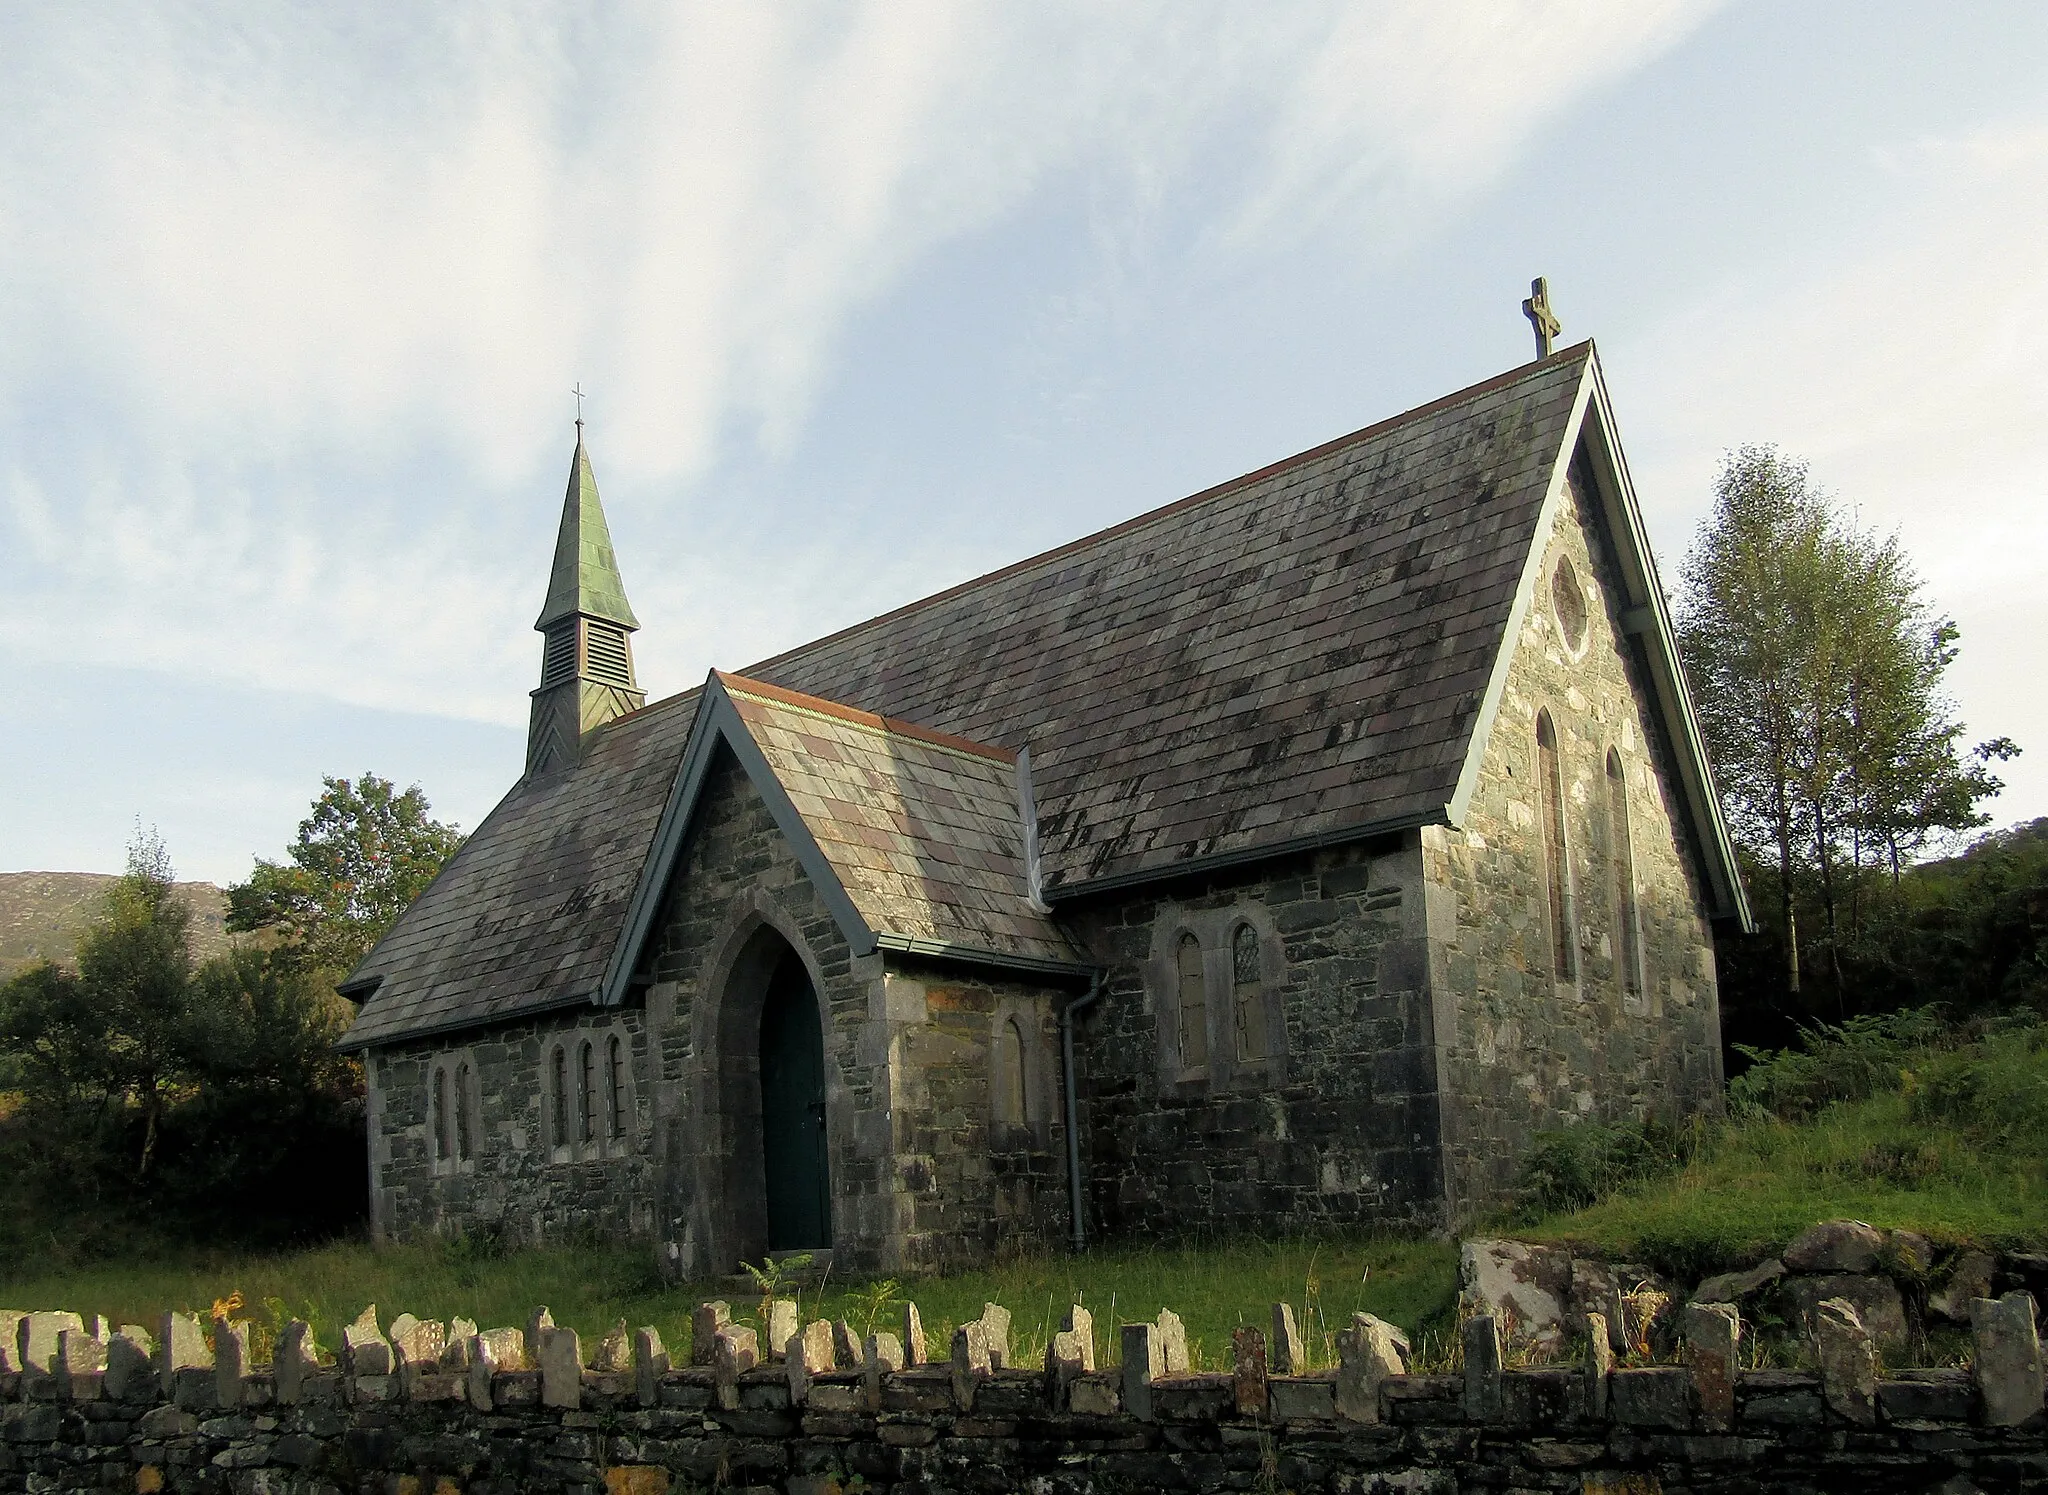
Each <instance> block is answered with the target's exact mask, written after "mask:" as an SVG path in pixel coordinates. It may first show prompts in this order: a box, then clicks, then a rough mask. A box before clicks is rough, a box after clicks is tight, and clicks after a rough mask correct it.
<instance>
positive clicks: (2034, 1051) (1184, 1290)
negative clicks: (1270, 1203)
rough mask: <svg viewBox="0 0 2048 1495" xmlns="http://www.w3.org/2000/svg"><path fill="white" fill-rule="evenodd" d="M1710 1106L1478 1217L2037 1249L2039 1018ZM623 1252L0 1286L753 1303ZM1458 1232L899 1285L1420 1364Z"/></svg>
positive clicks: (513, 1319)
mask: <svg viewBox="0 0 2048 1495" xmlns="http://www.w3.org/2000/svg"><path fill="white" fill-rule="evenodd" d="M1731 1094H1732V1097H1733V1101H1734V1111H1733V1115H1732V1117H1731V1119H1729V1120H1727V1121H1725V1122H1718V1123H1710V1124H1706V1125H1703V1126H1699V1127H1696V1128H1694V1129H1692V1130H1691V1131H1688V1132H1685V1133H1670V1132H1657V1131H1656V1130H1655V1129H1654V1128H1636V1129H1635V1132H1634V1134H1633V1135H1631V1134H1630V1131H1629V1129H1628V1128H1597V1127H1578V1128H1573V1129H1571V1130H1570V1131H1568V1132H1566V1133H1563V1134H1560V1135H1559V1136H1557V1137H1554V1138H1552V1139H1549V1140H1548V1141H1547V1142H1546V1143H1545V1144H1544V1147H1543V1148H1542V1149H1540V1150H1539V1154H1538V1156H1537V1158H1536V1159H1535V1160H1534V1161H1533V1162H1532V1165H1531V1167H1530V1169H1529V1170H1528V1173H1527V1175H1526V1178H1527V1179H1528V1180H1529V1187H1530V1188H1531V1190H1532V1191H1533V1192H1532V1194H1531V1198H1530V1200H1529V1201H1527V1202H1525V1205H1524V1207H1523V1209H1522V1210H1521V1211H1520V1212H1519V1213H1517V1214H1515V1215H1513V1216H1509V1217H1503V1218H1497V1219H1494V1220H1491V1221H1487V1222H1483V1223H1482V1224H1481V1225H1480V1226H1478V1227H1477V1228H1475V1230H1474V1231H1473V1232H1472V1233H1474V1234H1512V1235H1516V1236H1519V1237H1521V1238H1523V1239H1529V1240H1550V1241H1559V1242H1568V1243H1570V1244H1572V1245H1573V1246H1575V1247H1578V1248H1580V1249H1582V1250H1583V1251H1585V1252H1587V1253H1589V1254H1597V1255H1600V1256H1605V1257H1607V1258H1608V1259H1610V1260H1619V1261H1638V1262H1644V1263H1647V1264H1649V1265H1651V1266H1653V1267H1655V1268H1657V1269H1658V1270H1659V1271H1661V1272H1663V1273H1664V1274H1665V1275H1667V1276H1668V1277H1670V1278H1671V1279H1672V1280H1673V1281H1675V1282H1676V1283H1678V1284H1680V1285H1682V1286H1683V1285H1690V1284H1691V1283H1694V1282H1697V1281H1698V1280H1700V1279H1701V1278H1703V1277H1705V1276H1707V1275H1709V1274H1711V1273H1714V1272H1719V1271H1725V1270H1728V1269H1730V1268H1732V1267H1740V1266H1748V1265H1751V1264H1753V1263H1755V1262H1757V1261H1760V1260H1762V1259H1763V1258H1764V1257H1766V1256H1769V1255H1771V1254H1772V1253H1774V1252H1777V1251H1780V1250H1782V1249H1783V1248H1784V1247H1785V1246H1786V1245H1787V1244H1788V1243H1789V1242H1790V1241H1791V1240H1792V1238H1793V1237H1794V1236H1796V1235H1798V1234H1799V1233H1800V1232H1801V1231H1803V1230H1805V1229H1806V1228H1807V1227H1808V1226H1809V1225H1812V1224H1813V1223H1814V1222H1815V1221H1817V1220H1825V1219H1831V1218H1837V1217H1843V1216H1847V1217H1852V1218H1856V1219H1862V1220H1867V1221H1869V1222H1870V1223H1871V1224H1873V1225H1877V1226H1880V1227H1883V1228H1886V1229H1906V1230H1914V1231H1918V1232H1920V1233H1921V1234H1923V1235H1926V1236H1928V1237H1930V1238H1931V1239H1932V1240H1934V1241H1935V1242H1936V1243H1937V1244H1938V1245H1944V1246H1960V1245H1963V1244H1967V1243H1974V1244H1988V1245H1994V1246H2000V1247H2005V1248H2033V1249H2040V1248H2041V1247H2042V1246H2043V1245H2044V1244H2048V1026H2041V1025H2031V1026H2015V1025H2006V1026H2002V1027H2001V1026H1996V1025H1994V1026H1991V1027H1989V1028H1979V1029H1975V1030H1969V1031H1958V1030H1953V1029H1945V1028H1941V1027H1939V1026H1938V1025H1934V1026H1930V1024H1929V1022H1928V1020H1927V1015H1926V1014H1900V1015H1895V1016H1894V1017H1892V1018H1886V1019H1871V1020H1859V1022H1858V1023H1852V1024H1848V1025H1845V1026H1844V1027H1843V1028H1842V1029H1836V1030H1831V1031H1830V1032H1828V1033H1821V1034H1816V1035H1814V1036H1813V1037H1811V1038H1810V1039H1809V1041H1808V1043H1807V1045H1806V1046H1805V1048H1804V1049H1803V1050H1800V1051H1795V1052H1793V1053H1789V1054H1781V1055H1776V1056H1761V1062H1760V1063H1758V1064H1756V1065H1755V1066H1753V1067H1752V1068H1751V1070H1750V1071H1749V1072H1748V1074H1747V1075H1745V1076H1744V1077H1742V1078H1741V1079H1739V1080H1737V1081H1736V1082H1735V1084H1734V1085H1733V1086H1731ZM650 1265H651V1264H650V1261H649V1259H648V1256H647V1255H646V1254H645V1253H644V1252H641V1251H637V1250H623V1249H617V1248H609V1247H604V1246H596V1245H593V1246H586V1247H579V1248H561V1249H554V1250H546V1251H533V1252H518V1253H512V1254H505V1255H492V1254H490V1253H488V1252H485V1251H481V1250H478V1249H475V1248H471V1247H467V1246H465V1245H464V1244H462V1243H459V1242H458V1243H455V1244H452V1245H416V1246H403V1247H389V1248H383V1249H372V1248H370V1247H369V1246H367V1245H363V1244H337V1245H329V1246H324V1247H320V1248H317V1249H312V1250H305V1251H299V1252H293V1253H283V1254H268V1255H266V1254H254V1253H244V1254H236V1253H232V1252H220V1251H213V1252H197V1251H189V1250H187V1251H178V1250H174V1249H170V1248H165V1249H164V1251H163V1253H162V1254H157V1255H151V1256H149V1257H148V1258H147V1259H136V1258H134V1257H130V1258H128V1259H126V1260H123V1261H119V1262H109V1261H101V1262H97V1263H80V1264H76V1265H61V1266H60V1265H57V1264H55V1256H54V1254H52V1255H46V1256H44V1257H42V1258H40V1260H39V1259H38V1258H36V1257H33V1256H29V1255H26V1254H20V1255H16V1256H14V1257H13V1259H11V1260H0V1304H5V1305H7V1306H10V1307H16V1308H69V1309H72V1310H74V1311H77V1312H80V1313H98V1314H102V1315H104V1316H106V1317H108V1318H111V1319H114V1320H115V1321H117V1322H140V1323H143V1324H151V1323H153V1322H154V1321H155V1319H156V1316H157V1315H158V1314H159V1313H160V1312H162V1311H163V1310H164V1309H165V1308H181V1309H190V1310H198V1311H203V1310H205V1309H207V1308H209V1307H210V1306H211V1304H212V1303H213V1301H214V1300H215V1299H225V1298H227V1297H228V1296H229V1295H230V1294H232V1293H237V1292H239V1293H240V1294H241V1296H242V1300H243V1302H244V1303H245V1304H247V1305H249V1308H250V1309H251V1310H252V1311H254V1313H255V1315H256V1321H257V1323H258V1326H259V1329H262V1328H266V1327H274V1326H275V1325H276V1324H278V1323H281V1322H282V1320H283V1319H284V1318H285V1317H290V1316H298V1317H302V1318H306V1319H309V1320H310V1321H312V1322H313V1323H314V1325H315V1326H316V1329H317V1331H318V1333H319V1335H320V1339H321V1342H322V1343H323V1344H328V1345H331V1344H333V1343H334V1342H335V1339H336V1338H337V1336H338V1334H339V1329H340V1326H341V1325H342V1324H344V1323H346V1322H348V1321H350V1320H352V1319H353V1318H355V1317H356V1315H357V1314H358V1313H359V1312H360V1311H361V1310H362V1309H363V1307H364V1306H365V1305H366V1304H369V1303H372V1302H374V1303H376V1304H377V1305H378V1307H379V1309H380V1311H381V1314H382V1317H383V1318H384V1319H385V1320H386V1321H387V1322H388V1320H389V1319H390V1318H391V1317H393V1316H394V1315H396V1314H397V1313H400V1312H410V1313H414V1314H418V1315H419V1316H420V1317H422V1318H443V1319H445V1318H451V1317H454V1316H456V1315H461V1316H463V1317H465V1318H470V1319H474V1320H476V1321H477V1322H478V1323H479V1324H481V1325H483V1326H484V1327H487V1328H488V1327H493V1326H500V1325H523V1324H524V1323H525V1322H526V1318H527V1315H528V1314H529V1313H530V1312H531V1311H532V1310H533V1309H534V1308H536V1307H540V1306H546V1307H548V1308H549V1309H551V1310H552V1312H553V1314H554V1317H555V1320H556V1322H557V1323H561V1324H566V1325H569V1326H572V1327H574V1328H576V1329H577V1330H579V1331H580V1332H581V1333H583V1334H584V1336H585V1337H586V1340H590V1339H594V1338H595V1337H597V1336H599V1335H601V1334H603V1333H604V1332H606V1331H607V1330H609V1329H610V1327H611V1326H612V1325H614V1324H615V1323H617V1321H618V1320H620V1319H622V1318H623V1319H625V1320H626V1321H627V1322H628V1324H630V1325H633V1326H635V1327H637V1326H639V1325H642V1324H652V1325H654V1326H655V1327H657V1328H659V1329H660V1330H661V1331H662V1336H663V1338H664V1340H665V1341H666V1342H667V1343H668V1344H669V1345H670V1346H671V1347H672V1348H673V1349H675V1350H677V1351H682V1350H685V1349H687V1346H688V1339H689V1331H688V1322H689V1313H690V1310H691V1308H692V1307H693V1306H694V1305H695V1304H697V1303H698V1302H700V1301H702V1300H704V1299H706V1298H714V1297H715V1298H724V1299H726V1300H727V1301H728V1302H730V1303H731V1304H732V1306H733V1310H734V1316H735V1317H736V1318H738V1319H739V1320H740V1321H741V1322H747V1321H748V1320H749V1319H750V1317H751V1315H752V1314H753V1313H754V1312H755V1309H756V1307H757V1305H758V1295H757V1294H755V1293H753V1292H752V1291H750V1290H748V1289H744V1288H739V1287H735V1286H734V1285H733V1284H732V1283H730V1282H729V1281H728V1282H722V1283H711V1284H693V1285H689V1286H683V1287H664V1286H663V1285H662V1284H661V1283H659V1282H658V1281H656V1280H655V1279H654V1278H653V1276H652V1274H651V1272H650V1270H649V1268H650ZM1456 1279H1457V1252H1456V1249H1455V1247H1453V1246H1451V1245H1448V1244H1445V1243H1441V1242H1434V1241H1428V1240H1417V1239H1402V1238H1395V1237H1385V1236H1355V1237H1336V1238H1328V1239H1323V1240H1319V1241H1318V1240H1282V1241H1237V1242H1225V1243H1219V1244H1210V1245H1190V1246H1181V1247H1166V1246H1158V1247H1116V1246H1111V1247H1105V1248H1101V1249H1098V1250H1095V1251H1092V1252H1090V1253H1089V1254H1087V1255H1086V1256H1081V1257H1073V1256H1066V1255H1050V1256H1040V1257H1019V1258H1015V1259H1008V1260H1004V1261H1000V1262H996V1263H992V1264H990V1265H988V1266H986V1267H984V1268H980V1269H976V1270H970V1271H961V1272H956V1273H953V1274H951V1275H948V1276H945V1277H939V1278H929V1279H922V1280H919V1281H916V1282H914V1283H906V1284H902V1285H900V1286H899V1287H898V1288H897V1299H898V1300H900V1296H902V1295H905V1294H907V1295H908V1296H911V1297H913V1298H914V1299H915V1300H916V1302H917V1304H918V1306H919V1308H920V1310H921V1312H922V1314H923V1318H924V1324H925V1330H926V1338H927V1350H928V1352H929V1353H931V1354H934V1355H943V1354H944V1353H945V1351H946V1348H947V1346H948V1345H949V1344H950V1341H951V1335H952V1331H953V1329H954V1327H955V1326H957V1325H958V1324H961V1323H964V1322H966V1321H968V1320H970V1319H973V1318H976V1317H978V1316H979V1315H980V1312H981V1308H982V1304H983V1303H984V1302H997V1303H1001V1304H1002V1305H1003V1306H1004V1307H1006V1308H1008V1309H1009V1310H1010V1311H1011V1314H1012V1315H1013V1323H1012V1344H1013V1348H1014V1350H1015V1352H1016V1354H1017V1355H1018V1357H1019V1358H1020V1360H1022V1359H1025V1358H1027V1357H1029V1358H1035V1357H1036V1355H1037V1354H1038V1353H1039V1352H1040V1347H1042V1346H1043V1345H1044V1343H1045V1342H1046V1339H1047V1338H1048V1337H1049V1336H1050V1334H1051V1332H1052V1330H1053V1329H1054V1328H1055V1327H1056V1326H1057V1324H1058V1322H1059V1320H1060V1318H1061V1317H1062V1316H1063V1315H1064V1313H1065V1311H1066V1309H1067V1306H1068V1305H1069V1304H1070V1303H1081V1304H1083V1305H1084V1306H1086V1307H1087V1308H1089V1309H1090V1310H1091V1311H1092V1312H1093V1313H1094V1314H1095V1316H1096V1321H1097V1329H1096V1333H1097V1351H1098V1354H1099V1355H1100V1357H1101V1359H1102V1361H1103V1363H1105V1364H1106V1363H1110V1362H1112V1361H1113V1360H1114V1359H1115V1356H1116V1349H1117V1346H1116V1343H1115V1326H1116V1325H1117V1324H1118V1323H1120V1322H1125V1321H1135V1320H1139V1319H1147V1318H1151V1317H1153V1316H1155V1315H1156V1314H1157V1313H1158V1312H1159V1310H1160V1309H1162V1308H1171V1309H1173V1310H1174V1312H1176V1313H1178V1314H1179V1315H1180V1316H1181V1318H1182V1319H1183V1320H1184V1321H1185V1323H1186V1325H1187V1328H1188V1333H1189V1338H1190V1351H1191V1357H1192V1358H1193V1360H1194V1362H1195V1363H1196V1364H1197V1365H1198V1366H1201V1367H1206V1368H1210V1369H1222V1368H1224V1367H1225V1366H1226V1364H1227V1361H1228V1357H1229V1353H1230V1334H1231V1331H1232V1330H1233V1329H1235V1328H1236V1327H1238V1326H1239V1325H1241V1324H1255V1325H1259V1326H1266V1325H1268V1324H1269V1323H1270V1313H1271V1305H1272V1304H1274V1303H1275V1302H1288V1303H1292V1304H1293V1305H1294V1308H1295V1312H1296V1314H1297V1316H1298V1319H1299V1321H1300V1323H1301V1326H1302V1329H1303V1332H1304V1335H1305V1337H1306V1338H1307V1340H1308V1342H1309V1348H1310V1353H1311V1355H1312V1357H1314V1359H1315V1361H1316V1363H1318V1364H1320V1365H1328V1364H1330V1363H1331V1362H1332V1360H1333V1358H1334V1355H1333V1348H1332V1343H1331V1337H1330V1336H1331V1335H1332V1334H1333V1333H1334V1331H1335V1330H1336V1329H1337V1328H1338V1327H1339V1326H1341V1325H1342V1324H1344V1323H1347V1322H1348V1321H1349V1319H1350V1316H1351V1314H1352V1312H1353V1311H1354V1310H1358V1309H1363V1310H1365V1311H1367V1312H1371V1313H1376V1314H1378V1315H1379V1316H1380V1317H1382V1318H1385V1319H1388V1320H1390V1321H1392V1322H1393V1323H1396V1324H1399V1325H1401V1326H1402V1327H1404V1328H1406V1329H1408V1330H1409V1331H1410V1332H1411V1334H1416V1335H1418V1336H1419V1342H1418V1344H1417V1349H1418V1351H1419V1352H1420V1354H1419V1357H1418V1358H1419V1359H1420V1360H1421V1361H1422V1362H1423V1363H1425V1364H1433V1363H1436V1362H1438V1361H1443V1362H1444V1363H1448V1357H1449V1356H1450V1355H1451V1353H1452V1351H1451V1349H1450V1345H1449V1341H1450V1339H1451V1338H1453V1337H1454V1336H1453V1335H1452V1334H1451V1328H1452V1325H1453V1323H1454V1319H1455V1297H1456V1289H1457V1280H1456ZM801 1297H802V1313H803V1316H804V1317H805V1318H806V1319H808V1318H813V1317H827V1318H842V1317H843V1318H845V1319H847V1320H848V1322H850V1323H851V1324H852V1325H853V1326H854V1328H855V1329H856V1330H858V1331H860V1332H863V1333H865V1332H867V1331H868V1330H869V1329H870V1328H887V1329H895V1328H897V1327H898V1326H899V1325H900V1322H901V1319H900V1308H899V1307H898V1306H897V1302H896V1301H892V1299H891V1295H890V1293H889V1292H888V1291H887V1289H886V1287H884V1286H882V1285H878V1284H872V1283H858V1282H847V1281H845V1280H843V1279H840V1280H835V1279H832V1278H830V1277H827V1279H826V1280H825V1281H823V1282H822V1283H818V1284H812V1285H808V1286H806V1287H804V1289H803V1290H802V1294H801Z"/></svg>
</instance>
